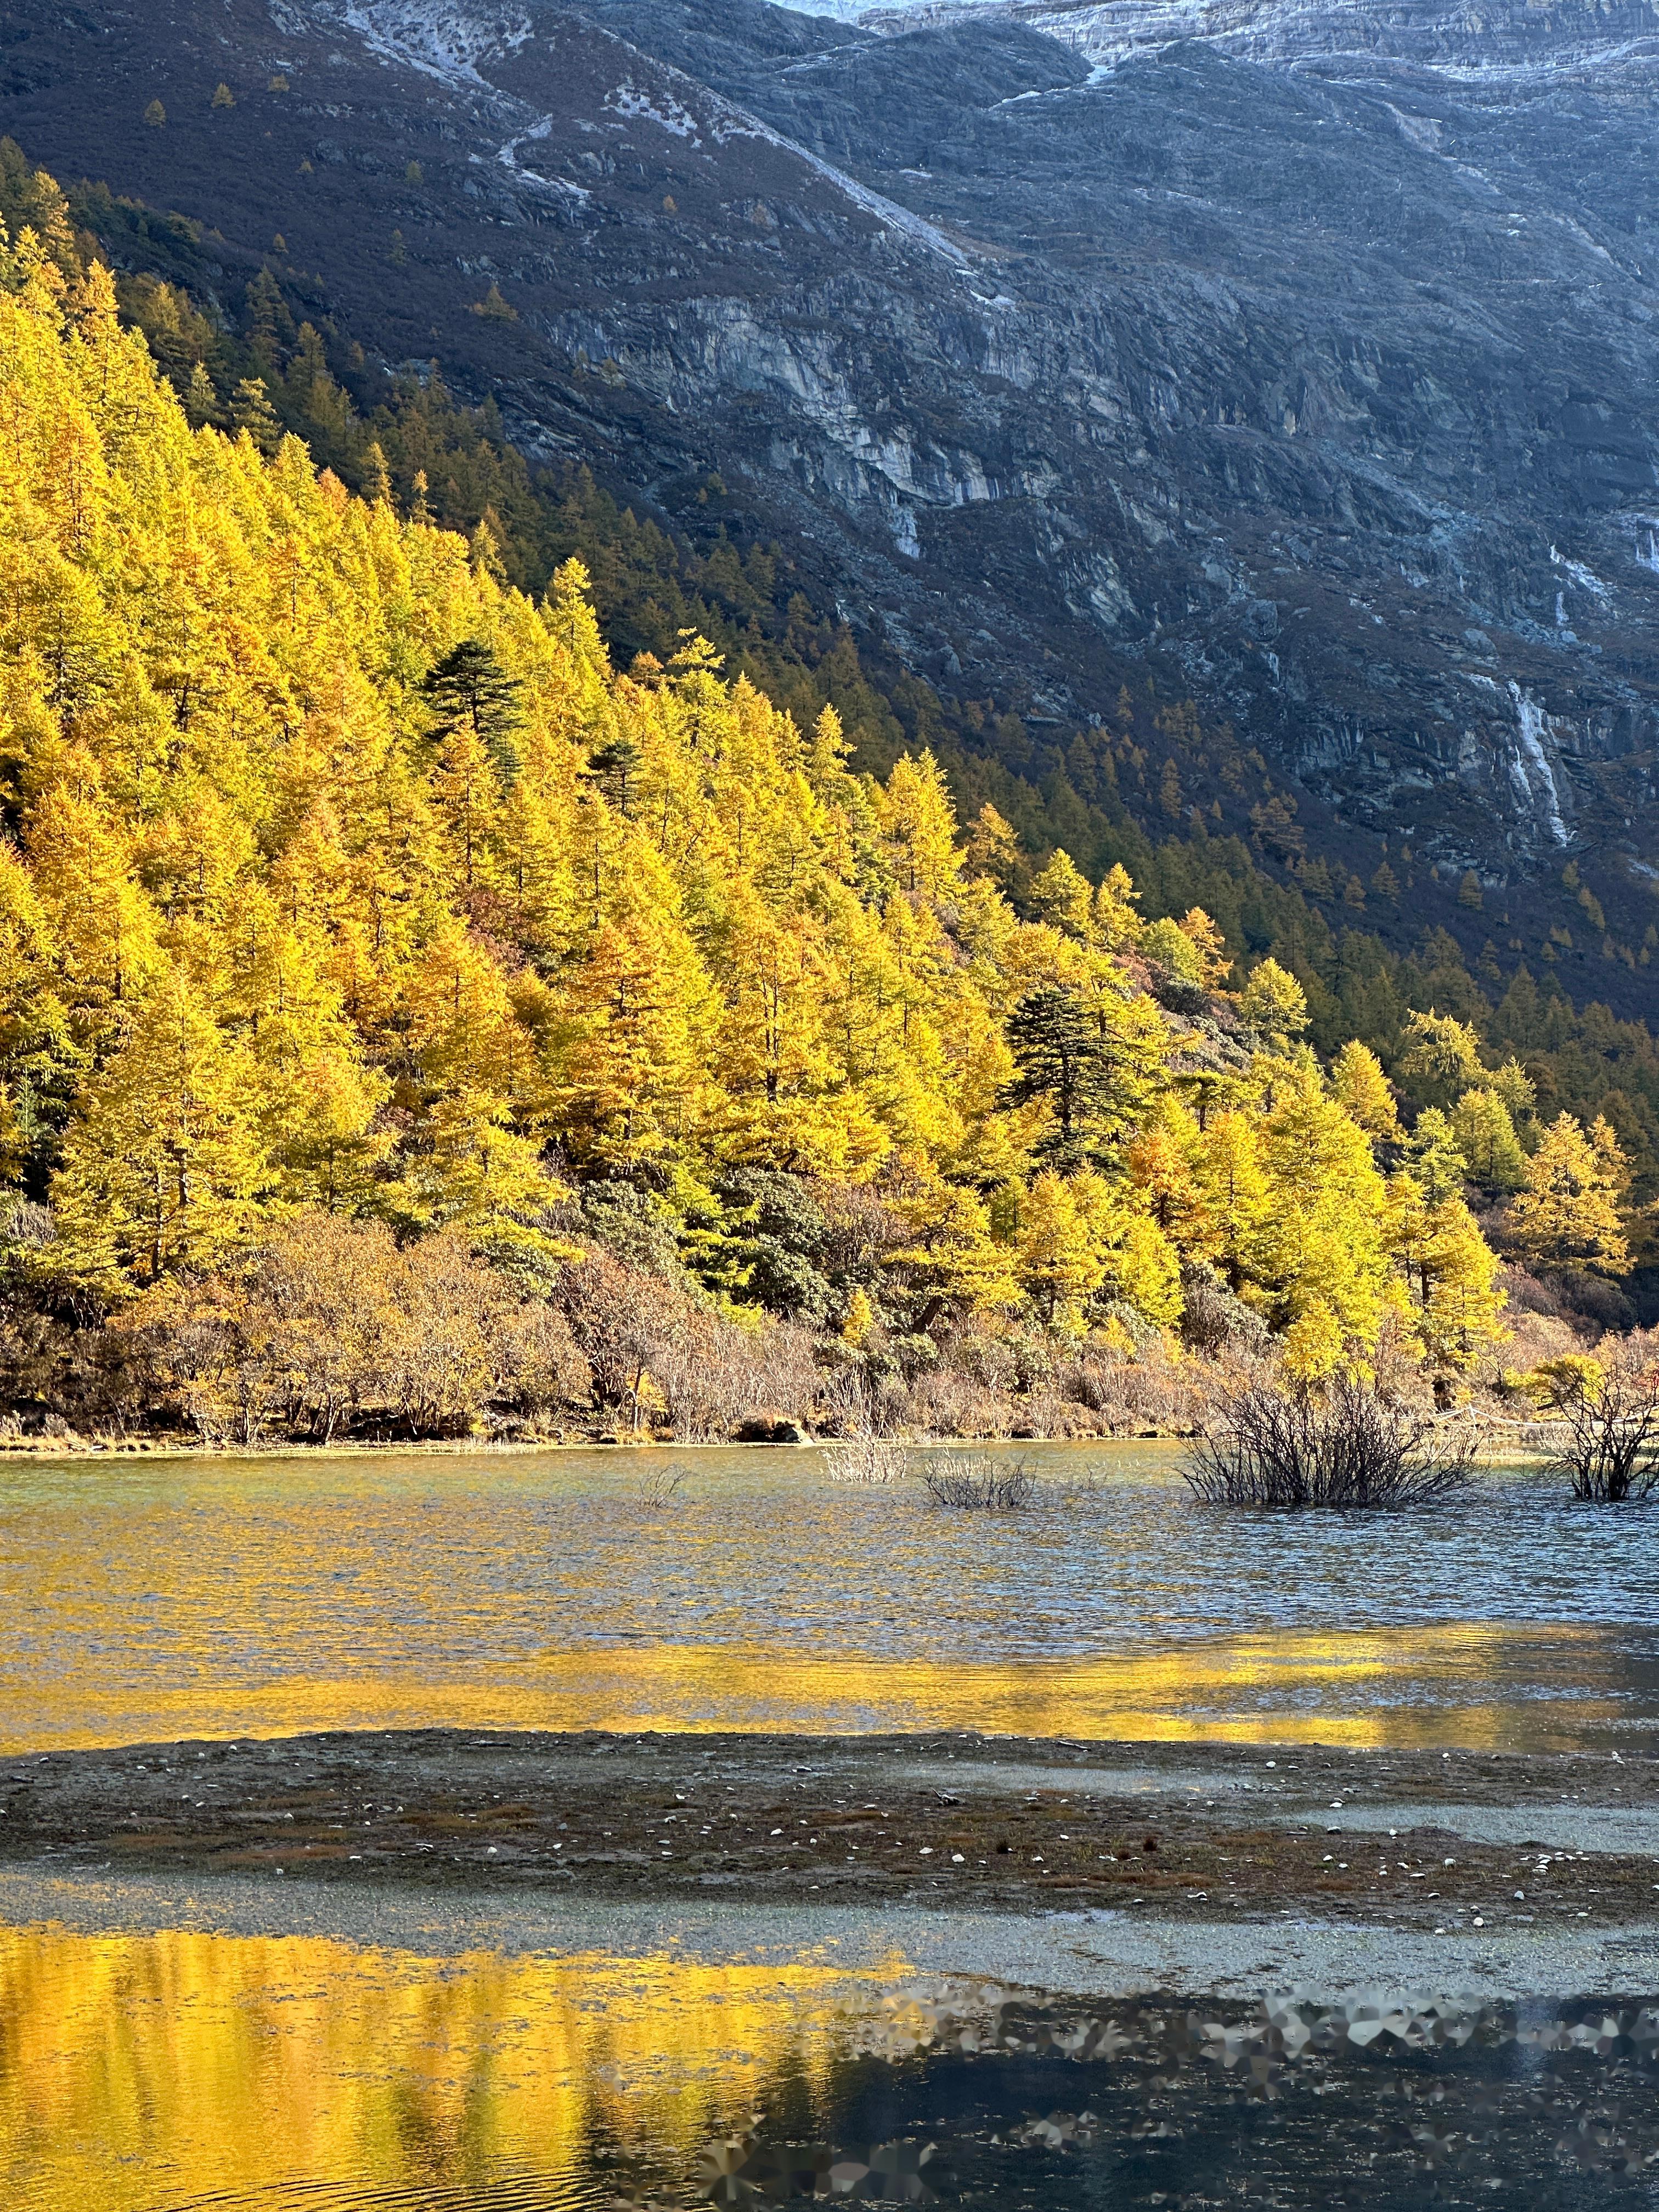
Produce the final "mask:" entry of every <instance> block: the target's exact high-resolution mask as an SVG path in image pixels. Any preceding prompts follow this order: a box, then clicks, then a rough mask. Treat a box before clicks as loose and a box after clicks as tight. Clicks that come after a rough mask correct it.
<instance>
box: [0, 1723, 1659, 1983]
mask: <svg viewBox="0 0 1659 2212" xmlns="http://www.w3.org/2000/svg"><path fill="white" fill-rule="evenodd" d="M1656 1854H1659V1762H1655V1761H1653V1760H1650V1759H1638V1758H1628V1757H1627V1758H1621V1759H1613V1758H1610V1757H1609V1756H1607V1755H1606V1754H1601V1755H1598V1756H1595V1757H1590V1756H1588V1755H1569V1754H1562V1755H1557V1756H1554V1757H1547V1758H1540V1757H1536V1756H1527V1757H1521V1756H1515V1755H1506V1754H1498V1753H1468V1752H1460V1753H1450V1754H1443V1753H1433V1752H1393V1751H1384V1750H1374V1751H1356V1750H1350V1749H1347V1748H1346V1747H1344V1748H1340V1749H1338V1748H1333V1747H1320V1746H1287V1747H1236V1746H1231V1745H1220V1744H1185V1743H1182V1744H1162V1743H1150V1744H1149V1743H1136V1744H1112V1743H1087V1744H1081V1743H1076V1742H1069V1741H1020V1740H1017V1739H1011V1738H986V1737H981V1736H975V1735H941V1734H930V1735H918V1736H890V1735H889V1736H870V1737H857V1738H837V1737H824V1736H787V1737H769V1736H752V1735H744V1736H737V1735H717V1736H706V1735H697V1736H667V1735H654V1736H653V1735H638V1736H617V1735H598V1734H592V1733H589V1734H583V1735H507V1734H502V1733H500V1732H492V1733H489V1734H479V1733H475V1732H472V1731H470V1730H467V1731H463V1730H450V1731H446V1730H439V1729H427V1730H405V1731H396V1732H390V1733H387V1734H385V1735H345V1734H343V1735H313V1736H304V1737H297V1738H289V1739H285V1740H282V1741H240V1742H239V1743H237V1744H235V1745H228V1744H223V1743H212V1744H209V1743H179V1744H166V1745H150V1746H142V1745H141V1746H134V1747H125V1748H122V1749H119V1750H111V1751H81V1752H63V1753H51V1754H46V1755H42V1754H38V1753H35V1754H27V1755H25V1756H21V1757H13V1758H11V1759H6V1760H3V1761H0V1917H4V1918H5V1919H6V1920H8V1921H10V1922H12V1923H18V1922H20V1921H24V1920H28V1921H35V1920H42V1919H45V1920H52V1921H56V1922H59V1923H63V1924H64V1925H68V1926H86V1927H91V1926H94V1925H96V1926H99V1927H126V1926H162V1925H167V1926H176V1925H180V1924H187V1925H191V1926H198V1925H199V1926H204V1927H213V1928H220V1929H225V1930H227V1931H229V1932H245V1933H278V1932H300V1931H301V1930H303V1931H306V1932H312V1933H332V1934H337V1935H338V1936H342V1937H343V1938H346V1939H348V1940H350V1941H354V1942H378V1943H395V1944H397V1945H399V1946H404V1947H408V1946H410V1945H412V1946H414V1947H415V1948H440V1949H441V1950H443V1951H445V1952H447V1953H453V1952H456V1951H459V1950H466V1949H473V1948H501V1947H503V1946H507V1947H509V1948H510V1947H513V1946H519V1947H523V1946H526V1945H528V1946H531V1947H532V1948H537V1947H539V1948H547V1947H549V1946H551V1947H552V1948H594V1947H596V1946H606V1947H610V1948H617V1947H618V1946H620V1947H621V1948H624V1949H627V1950H629V1951H630V1952H633V1951H637V1950H640V1949H646V1950H651V1951H658V1950H661V1949H664V1948H669V1949H674V1948H683V1947H684V1946H686V1945H690V1946H691V1947H693V1949H694V1950H695V1949H696V1948H697V1947H698V1946H702V1947H703V1948H707V1947H708V1946H711V1945H712V1946H713V1947H714V1949H715V1950H716V1951H717V1952H719V1953H720V1954H721V1955H738V1954H744V1955H747V1954H751V1953H753V1952H754V1951H755V1950H756V1949H757V1948H759V1949H761V1950H763V1951H765V1950H769V1949H783V1950H787V1951H789V1952H790V1953H791V1954H799V1953H800V1952H803V1951H814V1952H816V1951H817V1950H818V1949H821V1948H824V1947H829V1948H828V1951H827V1952H826V1955H827V1956H832V1957H833V1958H834V1959H835V1960H836V1962H838V1963H839V1962H843V1961H844V1962H845V1963H847V1964H848V1965H849V1966H851V1965H856V1966H860V1967H867V1966H870V1965H871V1964H872V1963H875V1962H878V1960H880V1959H883V1958H891V1957H892V1956H893V1955H894V1954H897V1953H902V1954H903V1956H904V1958H905V1959H906V1960H908V1961H909V1962H910V1963H911V1964H912V1965H914V1966H915V1967H917V1968H918V1969H919V1970H925V1971H928V1972H951V1973H963V1974H977V1975H982V1976H986V1977H988V1978H995V1979H999V1980H1005V1981H1012V1982H1017V1983H1019V1984H1024V1985H1027V1986H1043V1987H1049V1988H1054V1989H1060V1990H1071V1991H1073V1992H1075V1993H1079V1994H1085V1993H1102V1994H1104V1993H1114V1994H1121V1993H1124V1992H1126V1991H1128V1990H1135V1989H1139V1990H1146V1989H1150V1988H1160V1989H1165V1990H1169V1989H1184V1990H1191V1991H1194V1992H1196V1991H1200V1990H1213V1991H1215V1992H1217V1993H1225V1992H1228V1991H1231V1992H1233V1993H1239V1992H1241V1991H1249V1990H1260V1989H1263V1988H1268V1987H1284V1986H1288V1985H1290V1984H1292V1983H1302V1982H1306V1983H1310V1984H1317V1985H1319V1986H1321V1987H1329V1988H1332V1989H1335V1988H1340V1987H1352V1986H1354V1985H1356V1984H1365V1983H1367V1982H1370V1981H1379V1980H1380V1981H1387V1982H1389V1983H1392V1984H1398V1985H1405V1984H1410V1985H1413V1986H1418V1985H1432V1986H1435V1987H1437V1988H1451V1987H1454V1986H1456V1987H1462V1986H1464V1985H1466V1984H1467V1985H1468V1986H1469V1987H1477V1986H1478V1987H1480V1989H1482V1990H1486V1991H1487V1992H1488V1993H1489V1994H1504V1993H1511V1994H1513V1993H1518V1992H1521V1991H1522V1990H1534V1991H1544V1990H1550V1991H1558V1992H1559V1991H1565V1990H1607V1989H1620V1990H1643V1991H1644V1992H1645V1991H1651V1990H1655V1989H1659V1857H1656ZM1516 1892H1520V1893H1521V1894H1520V1895H1516ZM1425 1977H1426V1978H1427V1980H1426V1983H1425Z"/></svg>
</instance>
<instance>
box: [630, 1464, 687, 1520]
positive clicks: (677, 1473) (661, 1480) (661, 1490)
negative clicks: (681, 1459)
mask: <svg viewBox="0 0 1659 2212" xmlns="http://www.w3.org/2000/svg"><path fill="white" fill-rule="evenodd" d="M684 1481H685V1469H684V1468H683V1467H678V1466H671V1467H652V1468H647V1469H646V1471H645V1473H644V1474H642V1475H641V1477H640V1481H639V1488H638V1491H637V1492H636V1493H635V1495H636V1497H637V1499H638V1503H639V1506H640V1510H641V1512H643V1513H661V1512H663V1511H665V1510H666V1509H667V1508H668V1507H669V1506H671V1504H673V1503H674V1500H675V1499H676V1498H678V1496H679V1494H680V1491H681V1488H682V1486H684Z"/></svg>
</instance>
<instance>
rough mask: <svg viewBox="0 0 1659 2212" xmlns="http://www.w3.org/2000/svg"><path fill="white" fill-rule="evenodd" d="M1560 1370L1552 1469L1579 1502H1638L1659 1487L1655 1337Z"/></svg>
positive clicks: (1658, 1358)
mask: <svg viewBox="0 0 1659 2212" xmlns="http://www.w3.org/2000/svg"><path fill="white" fill-rule="evenodd" d="M1559 1366H1560V1369H1561V1370H1563V1371H1562V1374H1561V1378H1560V1382H1559V1386H1558V1388H1557V1389H1556V1390H1555V1392H1554V1394H1553V1402H1554V1407H1555V1410H1556V1413H1557V1414H1558V1416H1559V1422H1560V1426H1559V1428H1558V1429H1557V1430H1556V1431H1555V1432H1554V1437H1553V1438H1552V1443H1553V1449H1552V1451H1551V1454H1550V1461H1549V1464H1550V1467H1551V1469H1552V1471H1553V1472H1554V1473H1556V1474H1565V1476H1566V1477H1567V1480H1569V1482H1570V1483H1571V1486H1572V1494H1573V1496H1574V1497H1575V1498H1589V1499H1593V1500H1595V1502H1596V1503H1598V1504H1604V1505H1624V1504H1629V1503H1631V1502H1632V1500H1633V1501H1635V1502H1637V1503H1638V1504H1639V1503H1640V1501H1641V1500H1642V1499H1643V1498H1646V1497H1648V1496H1649V1495H1650V1493H1651V1492H1653V1490H1654V1489H1655V1488H1656V1487H1659V1346H1656V1344H1655V1341H1654V1338H1653V1336H1652V1335H1650V1336H1648V1337H1646V1338H1639V1339H1638V1340H1635V1341H1634V1342H1632V1343H1629V1344H1621V1345H1617V1346H1613V1348H1612V1349H1611V1350H1610V1351H1604V1352H1601V1353H1600V1354H1598V1356H1597V1358H1595V1360H1594V1361H1590V1360H1584V1361H1582V1362H1581V1361H1571V1362H1569V1361H1565V1360H1563V1361H1561V1362H1560V1363H1559Z"/></svg>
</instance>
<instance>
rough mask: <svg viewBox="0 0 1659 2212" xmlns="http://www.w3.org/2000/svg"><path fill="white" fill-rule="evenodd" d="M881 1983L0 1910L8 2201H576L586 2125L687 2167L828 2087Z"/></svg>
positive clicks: (78, 2205) (797, 1967)
mask: <svg viewBox="0 0 1659 2212" xmlns="http://www.w3.org/2000/svg"><path fill="white" fill-rule="evenodd" d="M904 1971H905V1968H904V1963H903V1961H902V1960H898V1959H895V1960H893V1961H891V1962H890V1965H889V1966H886V1967H884V1969H883V1970H882V1973H881V1976H880V1977H879V1978H880V1979H882V1980H885V1979H887V1978H891V1977H893V1976H896V1975H898V1974H901V1973H902V1972H904ZM877 1979H878V1978H877V1977H875V1976H860V1975H854V1974H850V1973H848V1972H842V1971H840V1970H837V1969H834V1968H830V1967H827V1966H822V1965H818V1964H816V1963H813V1962H811V1961H806V1962H800V1961H795V1962H785V1963H781V1964H780V1963H771V1964H764V1965H722V1966H708V1965H703V1964H700V1963H697V1962H696V1961H693V1960H682V1959H675V1958H672V1957H670V1956H667V1955H659V1956H653V1957H645V1958H633V1959H629V1958H616V1957H612V1956H610V1955H608V1954H594V1955H592V1956H581V1957H574V1958H567V1959H548V1958H516V1959H515V1958H506V1957H503V1956H501V1955H500V1954H495V1953H485V1954H477V1955H476V1956H468V1957H465V1958H459V1959H454V1958H447V1959H433V1958H426V1957H422V1956H419V1955H416V1954H412V1953H406V1952H393V1951H378V1950H362V1949H359V1948H356V1947H354V1946H352V1945H350V1944H348V1943H344V1942H336V1941H334V1940H331V1939H329V1938H325V1937H316V1936H276V1937H249V1936H216V1935H204V1934H191V1933H186V1932H179V1931H167V1932H163V1933H161V1934H158V1935H126V1934H124V1935H113V1936H85V1935H79V1934H75V1933H72V1932H70V1931H69V1930H67V1929H62V1928H55V1927H35V1928H22V1929H7V1928H0V2203H3V2204H4V2205H5V2206H6V2207H7V2208H8V2212H10V2208H12V2207H20V2208H21V2207H22V2206H27V2207H28V2208H29V2212H140V2208H143V2212H160V2208H171V2207H175V2206H182V2205H185V2204H190V2203H194V2202H196V2201H197V2199H199V2198H204V2197H212V2196H214V2195H216V2193H220V2192H222V2194H223V2195H224V2196H225V2197H228V2198H230V2199H231V2201H233V2202H234V2201H238V2200H240V2197H242V2195H243V2194H244V2192H250V2191H254V2190H258V2189H265V2188H270V2189H273V2190H275V2191H276V2202H277V2203H284V2202H286V2201H287V2191H284V2190H283V2189H282V2188H281V2186H280V2185H283V2184H284V2183H287V2184H289V2185H295V2190H296V2195H297V2194H298V2193H299V2191H298V2185H300V2184H301V2183H305V2182H313V2183H319V2182H327V2183H331V2184H334V2185H337V2186H339V2188H340V2189H341V2191H342V2196H344V2195H345V2194H346V2193H347V2191H348V2188H349V2185H351V2184H354V2183H357V2184H362V2183H368V2182H371V2181H372V2182H374V2183H376V2184H379V2185H381V2186H382V2187H388V2186H390V2185H402V2186H401V2188H400V2189H397V2190H395V2191H393V2194H392V2196H391V2197H388V2198H387V2199H386V2200H385V2201H386V2202H392V2203H395V2202H397V2201H399V2198H400V2197H401V2196H402V2193H403V2191H404V2190H408V2191H410V2192H412V2193H414V2194H415V2195H416V2201H418V2191H419V2190H420V2189H421V2188H422V2187H426V2188H433V2187H436V2186H439V2185H446V2184H447V2185H456V2186H459V2185H472V2186H474V2187H477V2186H478V2185H481V2184H487V2183H488V2182H489V2181H490V2180H491V2179H495V2178H498V2177H500V2176H501V2175H502V2174H503V2173H504V2172H514V2171H529V2172H533V2173H534V2174H535V2175H536V2176H538V2179H539V2178H542V2177H545V2178H546V2179H547V2180H548V2182H549V2183H550V2184H552V2185H559V2184H563V2185H564V2186H563V2188H562V2189H559V2188H557V2187H556V2186H555V2187H554V2188H553V2189H552V2190H550V2192H549V2193H548V2194H546V2195H545V2196H544V2195H542V2194H540V2193H538V2197H537V2199H536V2201H537V2202H538V2203H543V2202H546V2203H572V2204H576V2203H587V2202H589V2201H591V2200H590V2194H589V2191H588V2188H587V2185H586V2182H585V2181H584V2178H583V2176H584V2163H585V2162H584V2153H585V2152H586V2149H587V2148H589V2146H590V2145H591V2144H592V2142H593V2140H594V2139H595V2137H596V2136H599V2137H601V2138H604V2139H606V2140H609V2141H611V2142H615V2143H617V2144H618V2145H620V2146H621V2147H622V2148H623V2149H624V2150H628V2149H634V2150H646V2151H650V2150H657V2151H660V2150H662V2149H664V2148H666V2149H667V2150H669V2151H670V2152H671V2153H673V2154H677V2157H678V2160H679V2161H681V2162H682V2163H683V2162H685V2161H688V2160H690V2157H691V2155H692V2154H694V2153H695V2151H696V2149H697V2148H698V2147H699V2146H700V2145H702V2143H703V2142H707V2141H708V2138H709V2137H710V2136H711V2135H712V2134H714V2132H715V2131H716V2130H718V2129H720V2128H722V2127H726V2126H729V2125H735V2124H741V2123H742V2122H744V2121H745V2120H746V2119H747V2118H748V2116H749V2114H750V2112H751V2111H752V2110H753V2109H755V2106H756V2100H757V2099H761V2100H764V2098H765V2096H766V2094H767V2092H768V2089H769V2085H770V2084H771V2083H773V2082H774V2081H776V2080H777V2079H778V2078H779V2076H780V2075H783V2074H785V2073H787V2074H790V2075H797V2076H799V2077H803V2078H804V2079H805V2081H806V2083H807V2085H808V2087H809V2088H811V2089H815V2090H817V2091H818V2092H819V2093H820V2096H821V2092H822V2087H823V2080H824V2076H825V2074H826V2071H827V2069H828V2066H829V2060H830V2057H831V2056H832V2052H833V2048H834V2037H835V2027H836V2018H837V2015H838V2014H839V2013H841V2012H842V2011H843V2010H844V2008H846V2007H847V2005H848V2002H851V2001H853V2000H855V1999H856V1998H858V1997H859V1996H867V1995H868V1994H869V1992H870V1991H871V1990H872V1988H873V1986H874V1985H875V1983H876V1981H877ZM303 2201H304V2202H305V2203H307V2204H310V2203H321V2204H328V2203H332V2202H334V2201H335V2200H334V2197H333V2194H332V2192H331V2191H330V2192H328V2193H326V2194H325V2195H324V2196H322V2197H319V2198H313V2197H311V2196H309V2195H306V2196H305V2197H304V2198H303ZM375 2201H377V2202H380V2201H382V2200H381V2199H380V2197H378V2196H377V2197H376V2200H375Z"/></svg>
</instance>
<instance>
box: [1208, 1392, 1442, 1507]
mask: <svg viewBox="0 0 1659 2212" xmlns="http://www.w3.org/2000/svg"><path fill="white" fill-rule="evenodd" d="M1473 1467H1474V1438H1473V1437H1471V1436H1469V1435H1468V1433H1467V1432H1466V1431H1458V1432H1455V1433H1454V1432H1452V1431H1449V1430H1447V1429H1445V1428H1443V1427H1441V1426H1439V1425H1437V1423H1436V1422H1435V1420H1434V1419H1433V1418H1432V1416H1431V1415H1430V1414H1429V1413H1426V1412H1425V1411H1424V1410H1422V1409H1420V1408H1418V1407H1412V1406H1405V1405H1401V1404H1400V1403H1398V1402H1397V1401H1395V1400H1393V1399H1390V1398H1386V1397H1384V1396H1383V1395H1382V1394H1381V1393H1380V1392H1378V1391H1376V1390H1375V1389H1368V1388H1367V1387H1366V1386H1365V1385H1364V1383H1357V1382H1355V1381H1354V1380H1353V1379H1352V1377H1350V1376H1337V1377H1336V1378H1334V1380H1333V1381H1332V1382H1330V1383H1328V1384H1327V1385H1326V1387H1325V1389H1323V1390H1322V1391H1320V1392H1317V1393H1316V1392H1314V1391H1311V1390H1285V1389H1277V1388H1275V1387H1273V1385H1271V1384H1269V1383H1252V1384H1249V1385H1247V1386H1246V1387H1245V1388H1244V1389H1241V1390H1238V1391H1237V1392H1236V1393H1235V1394H1234V1395H1232V1396H1231V1398H1230V1399H1228V1401H1226V1403H1225V1406H1224V1407H1223V1408H1222V1410H1221V1412H1220V1413H1218V1415H1217V1417H1216V1418H1215V1419H1213V1420H1212V1422H1210V1423H1209V1424H1208V1425H1206V1426H1205V1427H1204V1428H1202V1429H1201V1430H1200V1432H1199V1435H1198V1437H1197V1438H1196V1440H1195V1441H1194V1443H1193V1445H1192V1447H1191V1449H1190V1451H1189V1453H1188V1459H1187V1462H1186V1464H1185V1466H1184V1467H1183V1468H1182V1477H1183V1479H1184V1480H1185V1481H1186V1484H1187V1486H1188V1489H1189V1490H1190V1491H1191V1492H1192V1493H1193V1495H1194V1498H1199V1499H1200V1500H1201V1501H1202V1503H1203V1504H1206V1505H1242V1506H1255V1507H1259V1508H1267V1509H1271V1510H1279V1511H1286V1510H1299V1509H1300V1508H1302V1507H1304V1506H1323V1507H1326V1508H1328V1509H1330V1510H1334V1511H1337V1512H1355V1511H1370V1512H1377V1511H1389V1512H1399V1511H1401V1510H1404V1509H1405V1508H1407V1507H1409V1506H1420V1505H1435V1504H1440V1503H1442V1502H1443V1500H1444V1499H1446V1498H1449V1497H1451V1496H1453V1495H1454V1494H1455V1492H1458V1491H1460V1490H1462V1488H1463V1487H1464V1486H1465V1485H1466V1484H1467V1483H1468V1480H1469V1478H1470V1474H1471V1472H1472V1470H1473Z"/></svg>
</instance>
